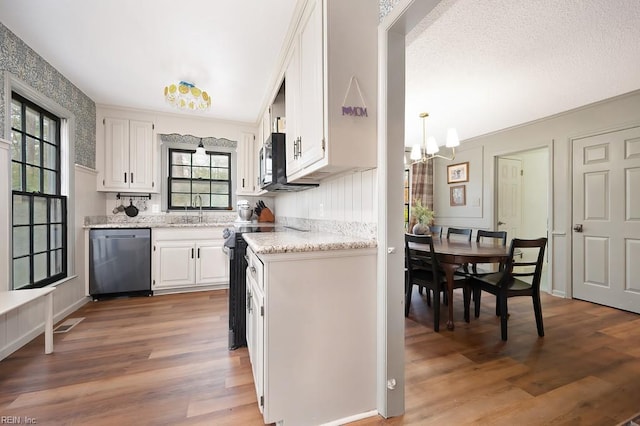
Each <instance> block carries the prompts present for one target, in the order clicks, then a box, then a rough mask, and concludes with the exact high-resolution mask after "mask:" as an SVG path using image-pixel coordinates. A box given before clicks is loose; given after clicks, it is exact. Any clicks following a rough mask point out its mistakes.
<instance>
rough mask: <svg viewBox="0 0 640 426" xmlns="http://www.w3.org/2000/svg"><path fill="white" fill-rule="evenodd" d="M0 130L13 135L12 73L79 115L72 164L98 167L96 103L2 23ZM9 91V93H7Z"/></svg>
mask: <svg viewBox="0 0 640 426" xmlns="http://www.w3.org/2000/svg"><path fill="white" fill-rule="evenodd" d="M0 71H4V72H3V73H0V129H3V133H4V136H5V137H8V136H9V133H8V132H9V131H10V130H11V129H10V128H8V129H7V128H6V127H5V126H9V125H10V123H9V120H8V114H9V112H8V111H7V107H8V104H7V102H8V100H7V97H8V98H9V99H10V98H11V92H10V89H9V86H8V85H9V82H8V81H7V79H8V76H7V74H6V72H8V73H11V74H12V75H13V77H14V78H17V79H19V80H21V81H22V82H24V83H25V84H27V85H28V86H30V87H32V88H33V89H34V90H36V91H38V92H39V93H41V94H42V95H43V96H46V97H48V98H49V99H51V100H52V101H54V102H56V103H57V104H59V105H60V106H62V107H63V108H65V109H67V110H69V111H71V113H72V114H73V115H74V117H75V132H74V135H73V137H72V138H71V139H72V140H74V141H75V146H74V148H75V157H74V158H73V159H72V163H73V162H75V163H77V164H81V165H83V166H86V167H94V166H95V144H96V127H95V115H96V107H95V103H94V102H93V101H92V100H91V99H90V98H89V97H88V96H87V95H85V94H84V93H83V92H82V91H80V89H78V88H77V87H76V86H74V85H73V84H72V83H71V82H70V81H69V80H67V79H66V78H65V77H64V76H63V75H62V74H60V72H58V70H56V69H55V68H53V67H52V66H51V65H50V64H49V63H48V62H47V61H45V60H44V59H43V58H42V57H40V55H38V54H37V53H36V52H35V51H34V50H33V49H31V48H30V47H29V46H27V45H26V44H25V43H24V42H23V41H22V40H21V39H19V38H18V37H17V36H16V35H15V34H13V33H12V32H11V31H9V29H8V28H7V27H5V26H4V25H2V23H0ZM7 91H8V93H7Z"/></svg>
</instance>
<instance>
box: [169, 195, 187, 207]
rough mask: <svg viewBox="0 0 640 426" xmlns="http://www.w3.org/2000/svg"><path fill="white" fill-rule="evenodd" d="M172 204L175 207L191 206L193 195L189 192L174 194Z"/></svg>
mask: <svg viewBox="0 0 640 426" xmlns="http://www.w3.org/2000/svg"><path fill="white" fill-rule="evenodd" d="M171 205H172V206H173V207H191V196H190V195H187V194H172V195H171Z"/></svg>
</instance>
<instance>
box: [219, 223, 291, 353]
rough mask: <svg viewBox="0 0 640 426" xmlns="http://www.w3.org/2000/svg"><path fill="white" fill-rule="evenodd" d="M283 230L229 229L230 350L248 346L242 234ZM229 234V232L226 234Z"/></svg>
mask: <svg viewBox="0 0 640 426" xmlns="http://www.w3.org/2000/svg"><path fill="white" fill-rule="evenodd" d="M282 230H283V228H282V227H280V226H275V225H274V224H260V223H236V224H235V225H234V227H233V228H228V231H229V232H228V236H225V238H226V240H225V251H226V253H227V255H228V256H229V349H232V350H233V349H237V348H239V347H242V346H247V336H246V298H247V293H246V292H247V283H246V272H247V259H246V257H245V255H246V254H247V242H246V241H245V240H244V238H242V234H244V233H248V232H276V231H282ZM225 234H227V232H225Z"/></svg>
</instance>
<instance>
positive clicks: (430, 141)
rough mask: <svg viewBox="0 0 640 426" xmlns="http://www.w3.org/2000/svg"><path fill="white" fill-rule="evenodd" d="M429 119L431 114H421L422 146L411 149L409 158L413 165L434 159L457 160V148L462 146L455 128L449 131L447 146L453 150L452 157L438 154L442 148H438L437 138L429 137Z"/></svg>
mask: <svg viewBox="0 0 640 426" xmlns="http://www.w3.org/2000/svg"><path fill="white" fill-rule="evenodd" d="M427 117H429V114H428V113H426V112H423V113H421V114H420V118H422V145H420V144H416V145H414V146H413V148H412V149H411V154H410V157H409V158H411V160H412V161H413V163H425V162H427V161H428V160H433V159H434V158H443V159H445V160H449V161H452V160H454V159H455V158H456V146H460V139H459V138H458V132H457V131H456V129H454V128H450V129H448V130H447V142H446V144H445V146H446V147H447V148H451V156H450V157H446V156H444V155H439V154H437V152H438V151H440V148H439V147H438V142H437V141H436V138H434V137H433V136H427V125H426V120H427ZM413 163H412V164H413Z"/></svg>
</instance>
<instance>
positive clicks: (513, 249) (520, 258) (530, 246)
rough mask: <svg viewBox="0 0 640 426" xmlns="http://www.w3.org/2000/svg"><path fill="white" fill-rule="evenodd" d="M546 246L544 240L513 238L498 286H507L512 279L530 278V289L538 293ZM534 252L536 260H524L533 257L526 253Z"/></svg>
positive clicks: (545, 240)
mask: <svg viewBox="0 0 640 426" xmlns="http://www.w3.org/2000/svg"><path fill="white" fill-rule="evenodd" d="M546 246H547V239H546V238H537V239H532V240H524V239H520V238H514V239H513V240H511V246H510V248H509V259H507V263H506V265H505V268H504V271H505V272H504V275H503V279H502V280H501V283H500V285H501V286H504V285H508V284H509V282H510V281H511V279H512V278H514V277H517V278H518V279H522V278H527V277H531V287H532V288H533V290H534V291H536V292H537V291H539V289H540V278H541V277H542V266H543V264H544V250H545V247H546ZM536 250H537V253H536V254H535V259H536V260H535V261H533V260H526V259H529V258H532V257H534V256H532V254H533V253H527V252H531V251H536ZM525 281H528V280H525Z"/></svg>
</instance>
